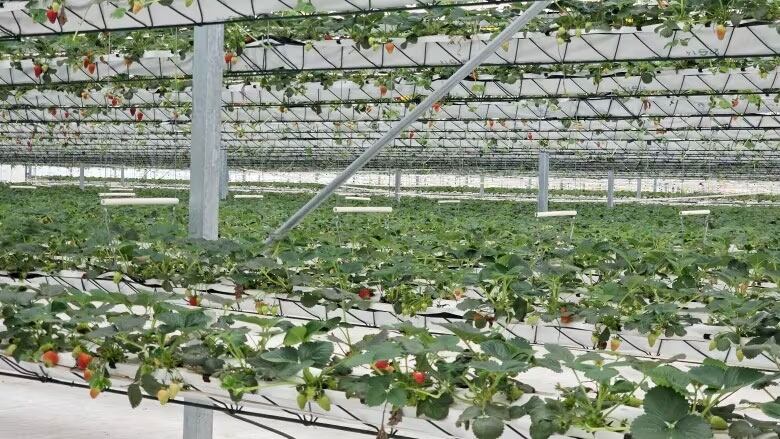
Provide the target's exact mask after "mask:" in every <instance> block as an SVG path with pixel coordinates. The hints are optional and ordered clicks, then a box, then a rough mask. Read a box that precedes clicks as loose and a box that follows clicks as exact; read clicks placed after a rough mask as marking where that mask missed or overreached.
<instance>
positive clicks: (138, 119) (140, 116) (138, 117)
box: [135, 111, 144, 122]
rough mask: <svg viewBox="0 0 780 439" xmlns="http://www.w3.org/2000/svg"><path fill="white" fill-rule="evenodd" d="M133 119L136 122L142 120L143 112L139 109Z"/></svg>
mask: <svg viewBox="0 0 780 439" xmlns="http://www.w3.org/2000/svg"><path fill="white" fill-rule="evenodd" d="M135 120H137V121H138V122H140V121H142V120H144V114H143V113H141V112H140V111H139V112H138V113H136V115H135Z"/></svg>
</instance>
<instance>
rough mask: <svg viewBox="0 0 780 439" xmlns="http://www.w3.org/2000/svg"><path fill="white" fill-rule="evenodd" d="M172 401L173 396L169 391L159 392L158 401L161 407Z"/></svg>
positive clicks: (161, 390) (162, 390)
mask: <svg viewBox="0 0 780 439" xmlns="http://www.w3.org/2000/svg"><path fill="white" fill-rule="evenodd" d="M170 399H171V394H170V393H169V392H168V389H160V390H159V391H157V400H158V401H160V405H165V404H168V400H170Z"/></svg>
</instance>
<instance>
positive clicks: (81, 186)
mask: <svg viewBox="0 0 780 439" xmlns="http://www.w3.org/2000/svg"><path fill="white" fill-rule="evenodd" d="M84 180H85V177H84V165H81V166H79V189H81V190H82V191H83V190H84V185H85V181H84Z"/></svg>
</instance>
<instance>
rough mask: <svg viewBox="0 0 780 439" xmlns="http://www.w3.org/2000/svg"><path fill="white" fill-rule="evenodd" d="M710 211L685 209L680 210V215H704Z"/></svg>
mask: <svg viewBox="0 0 780 439" xmlns="http://www.w3.org/2000/svg"><path fill="white" fill-rule="evenodd" d="M710 213H711V212H710V211H709V210H683V211H681V212H680V216H704V215H709V214H710Z"/></svg>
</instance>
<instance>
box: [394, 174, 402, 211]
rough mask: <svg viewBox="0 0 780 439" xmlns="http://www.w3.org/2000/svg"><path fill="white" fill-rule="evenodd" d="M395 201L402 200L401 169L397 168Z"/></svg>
mask: <svg viewBox="0 0 780 439" xmlns="http://www.w3.org/2000/svg"><path fill="white" fill-rule="evenodd" d="M395 202H396V203H400V202H401V170H400V169H396V170H395Z"/></svg>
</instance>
